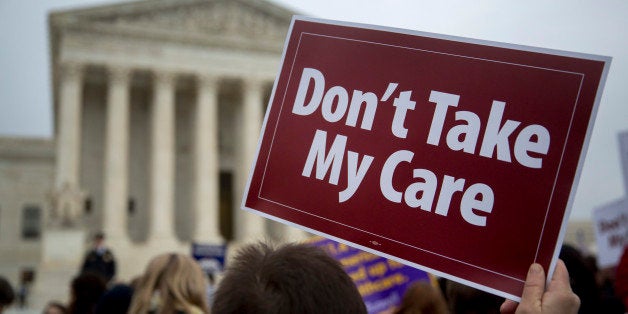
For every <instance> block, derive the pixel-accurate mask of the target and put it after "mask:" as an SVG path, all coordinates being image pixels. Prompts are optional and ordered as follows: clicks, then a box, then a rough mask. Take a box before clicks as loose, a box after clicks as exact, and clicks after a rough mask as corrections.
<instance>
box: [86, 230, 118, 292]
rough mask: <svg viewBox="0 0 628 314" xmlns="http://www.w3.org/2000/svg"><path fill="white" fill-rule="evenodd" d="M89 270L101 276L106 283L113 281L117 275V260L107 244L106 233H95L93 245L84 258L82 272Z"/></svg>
mask: <svg viewBox="0 0 628 314" xmlns="http://www.w3.org/2000/svg"><path fill="white" fill-rule="evenodd" d="M87 272H89V273H94V274H97V275H99V276H101V277H102V278H103V279H104V280H105V282H106V283H109V282H111V280H112V279H113V277H114V276H115V275H116V260H115V258H114V256H113V253H112V252H111V250H110V249H109V248H107V246H106V245H105V234H104V233H102V232H99V233H97V234H96V235H94V244H93V247H92V249H91V250H89V252H87V254H86V255H85V258H84V260H83V265H82V267H81V273H87Z"/></svg>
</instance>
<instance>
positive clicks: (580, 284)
mask: <svg viewBox="0 0 628 314" xmlns="http://www.w3.org/2000/svg"><path fill="white" fill-rule="evenodd" d="M559 258H560V259H561V260H562V261H563V262H564V263H565V266H566V267H567V271H568V272H569V280H570V283H571V289H572V290H573V292H574V293H575V294H577V295H578V297H579V298H580V311H579V313H595V312H597V311H599V309H600V305H601V298H600V297H601V296H600V290H599V289H598V284H597V280H596V278H595V273H594V272H593V270H592V269H591V268H590V267H589V265H587V263H586V261H585V259H584V257H583V256H582V254H581V253H580V251H579V250H578V249H576V248H575V247H573V246H571V245H568V244H564V245H563V246H562V247H561V250H560V254H559Z"/></svg>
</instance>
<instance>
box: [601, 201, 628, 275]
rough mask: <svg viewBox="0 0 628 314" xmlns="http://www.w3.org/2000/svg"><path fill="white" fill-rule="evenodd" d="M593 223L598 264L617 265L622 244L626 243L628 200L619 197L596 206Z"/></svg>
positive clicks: (627, 235) (627, 241)
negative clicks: (611, 201)
mask: <svg viewBox="0 0 628 314" xmlns="http://www.w3.org/2000/svg"><path fill="white" fill-rule="evenodd" d="M593 224H594V226H593V227H594V230H595V238H596V241H597V251H598V254H597V255H598V261H597V263H598V266H599V267H600V268H606V267H612V266H615V265H617V262H618V261H619V258H620V257H621V254H622V252H623V251H624V246H625V245H626V244H628V200H626V199H621V200H619V201H616V202H613V203H610V204H607V205H604V206H602V207H599V208H597V209H596V210H595V211H594V212H593Z"/></svg>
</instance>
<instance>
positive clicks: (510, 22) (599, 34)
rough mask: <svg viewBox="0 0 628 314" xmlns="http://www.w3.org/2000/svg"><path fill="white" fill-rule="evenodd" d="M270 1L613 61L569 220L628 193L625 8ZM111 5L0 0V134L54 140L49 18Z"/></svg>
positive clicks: (621, 1)
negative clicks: (622, 150)
mask: <svg viewBox="0 0 628 314" xmlns="http://www.w3.org/2000/svg"><path fill="white" fill-rule="evenodd" d="M273 1H274V2H276V3H280V4H283V5H285V6H287V7H289V8H291V9H293V10H295V11H297V12H299V13H302V14H305V15H310V16H315V17H321V18H326V19H336V20H343V21H350V22H360V23H368V24H376V25H382V26H390V27H398V28H406V29H411V30H417V31H423V32H432V33H440V34H447V35H453V36H462V37H470V38H476V39H483V40H491V41H499V42H507V43H513V44H520V45H529V46H536V47H544V48H552V49H560V50H568V51H575V52H582V53H590V54H598V55H606V56H611V57H613V62H612V65H611V70H610V73H609V77H608V80H607V82H606V87H605V90H604V95H603V97H602V102H601V104H600V108H599V111H598V114H597V120H596V123H595V128H594V130H593V134H592V137H591V142H590V144H589V151H588V154H587V159H586V162H585V166H584V169H583V172H582V176H581V180H580V184H579V189H578V193H577V195H576V198H575V202H574V208H573V211H572V218H573V219H588V218H590V215H591V210H592V209H593V208H596V207H599V206H601V205H603V204H605V203H608V202H610V201H612V200H615V199H618V198H622V197H624V196H625V190H626V189H625V187H624V183H623V179H622V168H621V165H620V159H619V151H618V148H617V135H618V133H619V132H620V131H627V130H628V36H627V35H625V31H626V30H627V29H628V1H626V0H602V1H600V0H588V1H570V0H552V1H545V0H534V1H504V0H495V1H477V0H476V1H465V0H461V1H441V0H432V1H429V2H428V1H417V0H386V1H384V0H377V1H375V0H369V1H362V0H351V1H349V0H273ZM110 2H112V1H94V0H47V1H22V0H0V136H31V137H51V133H52V116H51V106H52V103H51V92H50V71H49V54H48V52H49V46H48V38H47V36H48V32H47V19H46V16H47V12H49V11H50V10H51V9H52V10H60V9H68V8H74V7H77V6H91V5H95V4H102V3H110ZM114 2H120V1H114Z"/></svg>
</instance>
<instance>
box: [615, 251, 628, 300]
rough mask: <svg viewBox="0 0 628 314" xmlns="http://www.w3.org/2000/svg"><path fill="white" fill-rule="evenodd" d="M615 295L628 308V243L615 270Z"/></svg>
mask: <svg viewBox="0 0 628 314" xmlns="http://www.w3.org/2000/svg"><path fill="white" fill-rule="evenodd" d="M615 295H616V296H617V297H618V298H619V299H620V300H621V302H622V303H623V304H624V307H625V308H626V309H628V245H626V246H625V247H624V251H623V253H622V255H621V257H620V258H619V262H618V263H617V269H616V270H615Z"/></svg>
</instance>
